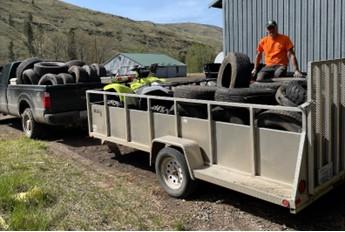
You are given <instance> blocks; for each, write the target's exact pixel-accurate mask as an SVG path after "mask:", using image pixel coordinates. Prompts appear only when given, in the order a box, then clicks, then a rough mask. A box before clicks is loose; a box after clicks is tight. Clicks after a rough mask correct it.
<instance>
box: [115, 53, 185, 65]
mask: <svg viewBox="0 0 345 232" xmlns="http://www.w3.org/2000/svg"><path fill="white" fill-rule="evenodd" d="M121 54H122V55H123V56H126V57H128V58H129V59H131V60H133V61H135V62H136V63H138V64H140V65H141V66H150V65H152V64H158V65H159V66H186V65H185V64H184V63H182V62H180V61H178V60H176V59H174V58H171V57H169V56H167V55H164V54H145V53H121Z"/></svg>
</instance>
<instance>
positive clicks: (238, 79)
mask: <svg viewBox="0 0 345 232" xmlns="http://www.w3.org/2000/svg"><path fill="white" fill-rule="evenodd" d="M251 66H252V65H251V63H250V59H249V57H248V56H247V55H245V54H242V53H230V54H229V55H227V56H226V57H225V58H224V61H223V63H222V65H221V66H220V70H219V73H218V79H217V86H218V87H224V88H247V87H249V83H250V80H251Z"/></svg>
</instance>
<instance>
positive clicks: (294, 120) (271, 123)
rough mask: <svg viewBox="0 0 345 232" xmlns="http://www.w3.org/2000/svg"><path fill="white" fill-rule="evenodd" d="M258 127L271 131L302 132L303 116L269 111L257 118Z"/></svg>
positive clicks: (295, 113) (294, 113)
mask: <svg viewBox="0 0 345 232" xmlns="http://www.w3.org/2000/svg"><path fill="white" fill-rule="evenodd" d="M256 125H257V126H258V127H264V128H269V129H278V130H284V131H291V132H300V131H301V129H302V115H301V114H300V113H297V112H288V111H277V110H267V111H265V112H263V113H261V114H259V115H258V116H257V120H256Z"/></svg>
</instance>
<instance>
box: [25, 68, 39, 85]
mask: <svg viewBox="0 0 345 232" xmlns="http://www.w3.org/2000/svg"><path fill="white" fill-rule="evenodd" d="M21 79H22V84H27V85H37V84H38V82H39V80H40V77H39V76H38V75H37V73H35V71H34V70H33V69H27V70H25V71H24V72H23V74H22V78H21Z"/></svg>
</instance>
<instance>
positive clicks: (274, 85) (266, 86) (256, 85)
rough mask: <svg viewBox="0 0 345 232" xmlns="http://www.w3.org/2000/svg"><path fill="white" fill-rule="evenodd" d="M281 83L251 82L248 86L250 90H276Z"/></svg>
mask: <svg viewBox="0 0 345 232" xmlns="http://www.w3.org/2000/svg"><path fill="white" fill-rule="evenodd" d="M282 84H283V83H282V82H259V81H257V82H253V83H252V84H250V88H252V89H273V90H277V89H279V88H280V86H282Z"/></svg>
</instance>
